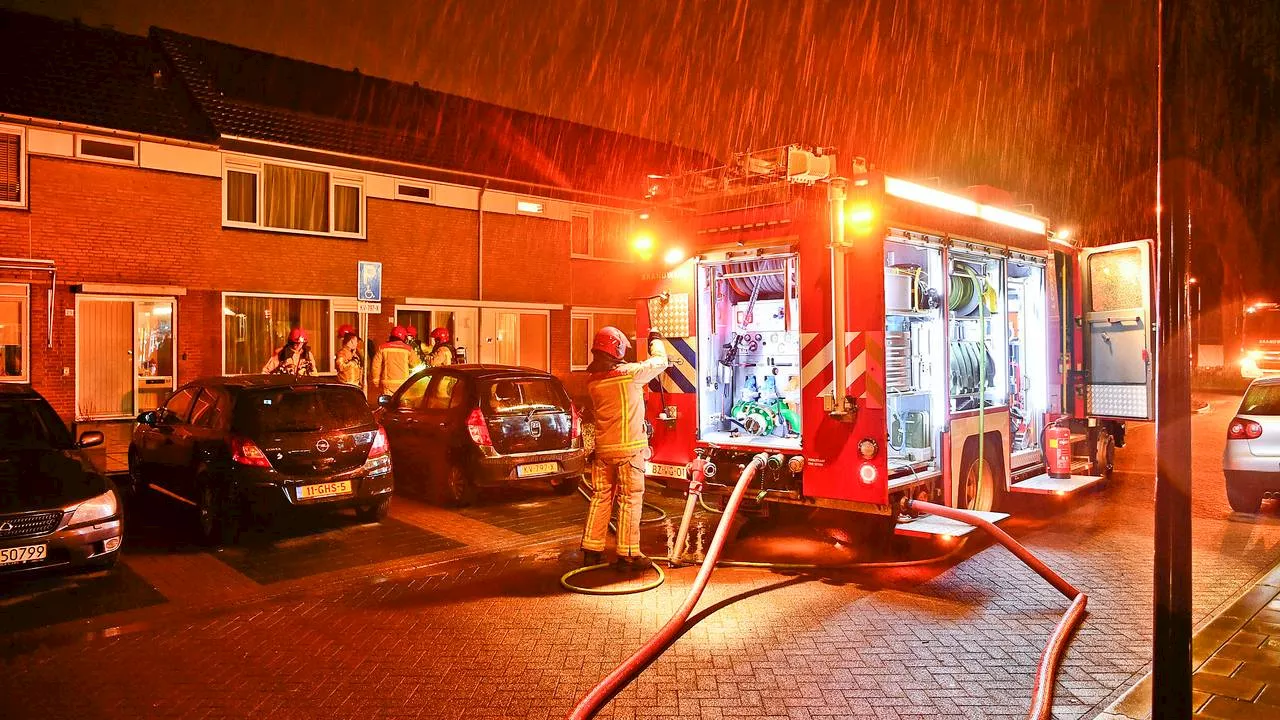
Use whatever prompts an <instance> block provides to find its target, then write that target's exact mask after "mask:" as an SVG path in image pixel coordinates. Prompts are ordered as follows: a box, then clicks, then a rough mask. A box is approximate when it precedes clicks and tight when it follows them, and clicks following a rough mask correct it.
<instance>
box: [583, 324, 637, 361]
mask: <svg viewBox="0 0 1280 720" xmlns="http://www.w3.org/2000/svg"><path fill="white" fill-rule="evenodd" d="M629 347H631V343H629V342H627V336H626V334H625V333H623V332H622V331H621V330H619V329H618V328H616V327H614V326H612V325H606V326H604V327H602V328H600V330H599V331H597V332H596V337H595V340H593V341H591V349H592V350H599V351H600V352H602V353H604V354H605V355H608V356H609V357H611V358H613V359H614V360H621V359H622V358H624V357H626V355H627V348H629Z"/></svg>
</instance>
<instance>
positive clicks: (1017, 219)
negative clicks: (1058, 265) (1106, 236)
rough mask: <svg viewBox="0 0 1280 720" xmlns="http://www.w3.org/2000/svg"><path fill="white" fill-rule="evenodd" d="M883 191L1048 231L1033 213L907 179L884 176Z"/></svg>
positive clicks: (1002, 222) (1031, 229) (1038, 231)
mask: <svg viewBox="0 0 1280 720" xmlns="http://www.w3.org/2000/svg"><path fill="white" fill-rule="evenodd" d="M884 192H885V194H886V195H892V196H893V197H896V198H901V199H903V200H908V201H910V202H914V203H920V204H921V205H928V206H930V207H935V208H938V209H940V210H946V211H948V212H953V213H956V214H958V215H968V216H969V217H975V218H978V219H980V220H986V221H988V222H993V223H998V224H1000V225H1005V226H1007V227H1012V228H1017V229H1018V230H1025V231H1027V232H1032V233H1036V234H1037V235H1043V234H1044V233H1045V225H1044V221H1043V220H1039V219H1037V218H1034V217H1031V216H1030V215H1023V214H1022V213H1018V212H1014V211H1012V210H1005V209H1004V208H998V207H995V206H994V205H983V204H982V203H979V202H975V201H973V200H970V199H969V198H966V197H961V196H959V195H952V194H951V193H946V192H943V191H941V190H935V189H934V188H931V187H925V186H924V185H917V184H916V183H913V182H910V181H907V180H902V179H899V178H895V177H888V176H885V179H884Z"/></svg>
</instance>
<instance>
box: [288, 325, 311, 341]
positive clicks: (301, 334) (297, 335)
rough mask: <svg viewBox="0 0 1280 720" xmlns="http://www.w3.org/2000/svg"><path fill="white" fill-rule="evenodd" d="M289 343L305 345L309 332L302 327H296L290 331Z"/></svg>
mask: <svg viewBox="0 0 1280 720" xmlns="http://www.w3.org/2000/svg"><path fill="white" fill-rule="evenodd" d="M289 342H291V343H305V342H307V331H306V330H303V329H302V328H300V327H296V328H294V329H292V330H290V331H289Z"/></svg>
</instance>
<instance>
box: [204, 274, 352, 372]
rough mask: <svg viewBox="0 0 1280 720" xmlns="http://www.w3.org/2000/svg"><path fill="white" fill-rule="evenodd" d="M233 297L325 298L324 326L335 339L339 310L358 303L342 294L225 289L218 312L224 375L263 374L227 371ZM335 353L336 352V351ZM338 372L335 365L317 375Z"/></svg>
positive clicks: (331, 362)
mask: <svg viewBox="0 0 1280 720" xmlns="http://www.w3.org/2000/svg"><path fill="white" fill-rule="evenodd" d="M233 297H245V298H276V299H279V300H323V301H325V302H328V303H329V322H328V323H327V324H328V327H326V328H324V332H326V333H328V336H329V337H330V338H332V339H333V340H334V341H336V339H337V337H336V334H337V328H338V325H339V324H340V323H336V322H335V318H334V315H335V314H337V313H339V312H350V310H349V308H348V306H349V305H354V304H355V303H356V298H354V297H345V296H341V295H295V294H291V293H260V292H239V291H235V290H227V291H223V293H222V295H221V303H222V304H221V310H220V312H219V313H218V315H219V317H220V318H222V319H221V320H220V321H219V325H220V328H221V329H220V332H219V333H218V336H219V340H220V341H221V346H222V347H221V349H220V350H219V355H220V357H221V361H220V363H219V365H218V372H219V374H220V375H221V376H222V377H236V376H239V375H259V374H261V373H258V372H247V373H228V372H227V321H226V312H225V311H226V307H227V298H233ZM307 330H310V331H311V332H316V331H315V330H314V329H312V328H307ZM331 349H332V348H331ZM333 354H336V352H335V353H333ZM316 360H317V364H318V363H319V362H320V359H319V358H316ZM329 360H330V365H335V363H334V362H333V358H330V359H329ZM337 374H338V371H337V368H336V366H335V367H333V368H332V369H330V370H324V371H320V372H317V373H316V374H315V376H316V377H335V376H337Z"/></svg>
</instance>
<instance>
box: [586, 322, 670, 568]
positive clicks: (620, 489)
mask: <svg viewBox="0 0 1280 720" xmlns="http://www.w3.org/2000/svg"><path fill="white" fill-rule="evenodd" d="M661 338H662V336H661V335H659V334H658V333H656V332H651V333H649V359H648V360H645V361H644V362H633V363H628V362H623V358H624V357H626V354H627V350H628V348H629V347H630V343H629V342H627V336H626V335H625V334H624V333H623V332H622V331H621V330H619V329H618V328H616V327H611V326H606V327H603V328H601V329H600V331H599V332H597V333H596V336H595V339H594V340H593V341H592V343H591V357H592V360H591V364H590V365H588V366H587V372H589V373H591V376H590V379H589V380H588V382H587V393H588V394H589V395H590V396H591V404H592V407H593V408H594V410H595V417H596V450H595V459H594V460H593V461H592V465H591V491H592V495H591V507H590V508H589V509H588V510H587V522H586V528H585V529H584V531H583V534H582V560H583V565H584V566H587V565H598V564H599V563H600V561H601V556H602V553H603V552H604V544H605V534H606V533H607V531H608V529H609V516H610V515H611V514H612V512H613V501H614V498H615V497H617V498H618V500H619V502H618V505H619V510H618V562H619V564H621V565H623V566H624V567H630V568H631V569H643V568H646V567H648V566H649V565H650V562H649V558H647V557H645V556H644V554H643V553H641V552H640V512H641V507H642V505H643V504H644V461H645V458H646V457H647V455H648V453H649V438H648V435H647V434H646V433H645V428H644V387H645V385H647V384H648V383H649V381H650V380H653V379H654V378H656V377H658V376H659V375H661V374H662V371H663V370H665V369H666V367H667V353H666V350H665V349H664V347H663V344H662V342H661Z"/></svg>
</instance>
